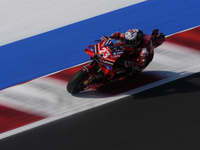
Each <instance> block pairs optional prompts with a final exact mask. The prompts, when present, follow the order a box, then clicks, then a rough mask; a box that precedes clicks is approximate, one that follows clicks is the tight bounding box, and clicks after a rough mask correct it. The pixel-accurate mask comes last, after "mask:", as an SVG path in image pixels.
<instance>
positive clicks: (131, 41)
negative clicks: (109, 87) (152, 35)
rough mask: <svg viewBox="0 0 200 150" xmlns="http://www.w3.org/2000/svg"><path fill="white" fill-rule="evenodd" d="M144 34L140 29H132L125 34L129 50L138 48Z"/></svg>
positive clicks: (125, 41) (125, 42)
mask: <svg viewBox="0 0 200 150" xmlns="http://www.w3.org/2000/svg"><path fill="white" fill-rule="evenodd" d="M142 36H143V32H142V31H141V30H139V29H130V30H128V31H127V32H126V33H125V39H124V44H125V46H126V47H128V48H135V47H137V46H138V45H139V44H140V43H141V40H142Z"/></svg>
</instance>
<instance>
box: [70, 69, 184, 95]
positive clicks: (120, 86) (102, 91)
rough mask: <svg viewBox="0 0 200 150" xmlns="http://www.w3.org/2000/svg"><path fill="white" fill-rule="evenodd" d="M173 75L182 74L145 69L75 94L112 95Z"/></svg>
mask: <svg viewBox="0 0 200 150" xmlns="http://www.w3.org/2000/svg"><path fill="white" fill-rule="evenodd" d="M172 76H180V74H177V73H174V72H168V71H145V72H142V73H140V74H139V75H137V76H134V77H132V78H127V79H124V80H117V81H114V82H111V83H107V84H104V85H101V86H93V85H92V86H91V89H93V90H86V91H83V92H80V93H78V94H75V95H73V96H75V97H84V98H106V97H111V96H115V95H118V94H121V93H124V92H127V91H130V90H134V89H136V88H139V87H142V86H145V85H148V84H151V83H154V82H157V81H160V80H163V79H166V78H168V77H172Z"/></svg>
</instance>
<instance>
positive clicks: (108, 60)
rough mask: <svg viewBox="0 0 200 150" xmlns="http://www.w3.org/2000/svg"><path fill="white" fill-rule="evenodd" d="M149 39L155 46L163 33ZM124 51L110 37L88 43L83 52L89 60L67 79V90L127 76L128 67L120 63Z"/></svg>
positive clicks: (84, 87) (71, 90)
mask: <svg viewBox="0 0 200 150" xmlns="http://www.w3.org/2000/svg"><path fill="white" fill-rule="evenodd" d="M151 40H152V44H153V47H154V48H155V47H157V46H158V45H160V44H159V43H163V41H164V40H165V35H164V34H162V33H160V34H159V35H158V36H155V37H152V38H151ZM124 51H125V48H124V47H123V46H121V45H120V44H119V43H118V41H117V40H115V39H112V38H108V39H107V40H103V41H100V40H98V43H97V44H94V45H89V46H88V47H87V48H86V49H85V53H87V54H88V55H89V56H90V58H91V61H90V62H89V63H88V64H87V65H85V66H84V67H83V68H82V69H81V70H79V71H78V72H77V73H76V74H75V75H74V76H73V77H72V78H71V79H70V80H69V82H68V84H67V91H68V92H69V93H71V94H76V93H79V92H80V91H83V90H85V89H88V88H89V86H90V85H92V84H105V83H108V82H111V81H114V80H119V79H120V78H125V77H127V75H128V74H129V73H130V69H127V68H125V67H123V65H122V64H121V59H122V57H123V53H124Z"/></svg>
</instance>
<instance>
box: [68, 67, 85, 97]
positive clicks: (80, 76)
mask: <svg viewBox="0 0 200 150" xmlns="http://www.w3.org/2000/svg"><path fill="white" fill-rule="evenodd" d="M88 76H89V75H88V74H87V73H85V72H84V71H83V70H79V71H78V72H77V73H76V74H75V75H74V76H73V77H72V78H71V79H70V80H69V82H68V84H67V91H68V92H69V93H71V94H76V93H79V92H80V91H83V90H84V89H85V88H86V87H85V86H84V84H83V82H84V81H85V80H86V79H87V78H88Z"/></svg>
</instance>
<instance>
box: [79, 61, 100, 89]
mask: <svg viewBox="0 0 200 150" xmlns="http://www.w3.org/2000/svg"><path fill="white" fill-rule="evenodd" d="M97 65H98V63H97V62H96V61H95V60H94V59H93V60H91V61H90V62H89V64H88V65H86V66H84V67H83V68H82V70H83V71H84V72H85V73H87V74H89V77H88V79H86V80H85V81H84V82H83V84H84V85H85V86H86V87H87V86H89V85H90V84H92V83H96V81H97V80H98V79H100V78H102V76H103V74H102V70H101V68H99V67H98V66H97Z"/></svg>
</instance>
